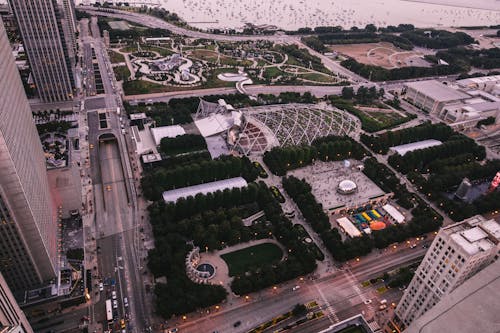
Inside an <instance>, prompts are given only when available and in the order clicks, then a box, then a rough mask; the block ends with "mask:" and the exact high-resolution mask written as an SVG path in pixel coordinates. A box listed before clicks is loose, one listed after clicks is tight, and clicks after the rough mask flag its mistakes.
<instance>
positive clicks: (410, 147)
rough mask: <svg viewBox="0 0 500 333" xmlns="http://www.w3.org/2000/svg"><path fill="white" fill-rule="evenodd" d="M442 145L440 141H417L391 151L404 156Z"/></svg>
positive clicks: (395, 147) (392, 148) (393, 148)
mask: <svg viewBox="0 0 500 333" xmlns="http://www.w3.org/2000/svg"><path fill="white" fill-rule="evenodd" d="M442 144H443V143H442V142H441V141H439V140H434V139H429V140H423V141H417V142H412V143H407V144H404V145H399V146H394V147H391V148H390V150H392V151H394V152H396V153H398V154H399V155H401V156H403V155H404V154H406V153H408V152H410V151H414V150H419V149H424V148H429V147H434V146H439V145H442Z"/></svg>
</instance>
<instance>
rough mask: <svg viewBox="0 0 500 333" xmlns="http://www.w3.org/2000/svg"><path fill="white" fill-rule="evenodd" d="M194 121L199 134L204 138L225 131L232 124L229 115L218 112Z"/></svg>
mask: <svg viewBox="0 0 500 333" xmlns="http://www.w3.org/2000/svg"><path fill="white" fill-rule="evenodd" d="M194 123H195V125H196V127H198V130H199V131H200V133H201V135H203V137H205V138H206V137H208V136H212V135H215V134H219V133H222V132H224V131H227V130H228V129H229V128H230V127H231V126H233V123H232V117H231V116H229V117H228V116H225V115H222V114H219V113H216V114H212V115H210V116H208V117H206V118H202V119H198V120H195V122H194Z"/></svg>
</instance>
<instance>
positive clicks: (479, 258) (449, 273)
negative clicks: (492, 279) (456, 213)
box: [395, 215, 500, 326]
mask: <svg viewBox="0 0 500 333" xmlns="http://www.w3.org/2000/svg"><path fill="white" fill-rule="evenodd" d="M499 241H500V224H499V223H498V222H496V221H495V220H486V219H485V218H484V217H482V216H481V215H476V216H474V217H471V218H469V219H467V220H464V221H462V222H459V223H455V224H452V225H450V226H447V227H445V228H442V229H441V230H440V231H439V233H438V234H437V236H436V238H435V239H434V241H433V242H432V245H431V246H430V248H429V250H428V251H427V253H426V255H425V257H424V260H422V263H421V264H420V266H419V267H418V269H417V271H416V272H415V276H414V277H413V279H412V280H411V282H410V284H409V285H408V288H406V291H405V293H404V295H403V297H402V298H401V301H400V302H399V304H398V306H397V307H396V311H395V314H396V316H397V319H398V320H399V321H400V322H401V323H402V324H403V325H404V326H408V325H410V324H411V323H412V322H413V321H414V320H415V319H417V318H419V317H420V316H421V315H423V314H424V313H426V312H427V311H428V310H430V309H432V307H433V306H434V305H436V303H438V302H439V301H440V300H441V298H442V297H443V296H445V295H447V294H449V293H450V292H451V291H453V290H454V289H455V288H457V287H458V286H460V285H461V284H462V283H463V282H464V281H466V280H467V279H468V278H469V277H471V276H473V275H474V274H476V273H477V272H478V271H480V270H481V269H482V268H484V267H485V266H487V265H489V264H490V263H491V262H492V261H493V260H494V258H495V256H497V255H498V250H499V248H500V247H499Z"/></svg>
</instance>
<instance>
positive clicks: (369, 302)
mask: <svg viewBox="0 0 500 333" xmlns="http://www.w3.org/2000/svg"><path fill="white" fill-rule="evenodd" d="M363 303H365V304H366V305H368V304H371V303H372V300H371V299H367V300H365V301H364V302H363Z"/></svg>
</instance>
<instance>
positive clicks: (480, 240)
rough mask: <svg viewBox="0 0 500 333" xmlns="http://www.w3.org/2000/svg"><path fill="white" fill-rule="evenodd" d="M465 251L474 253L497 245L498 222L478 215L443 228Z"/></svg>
mask: <svg viewBox="0 0 500 333" xmlns="http://www.w3.org/2000/svg"><path fill="white" fill-rule="evenodd" d="M443 230H444V231H445V232H446V233H448V234H449V235H450V238H451V239H452V240H453V241H454V242H455V243H456V244H457V245H459V246H460V247H461V248H462V249H463V250H464V251H465V252H467V253H468V254H470V255H474V254H476V253H479V252H483V251H488V250H490V249H492V248H493V247H495V246H497V244H498V242H499V240H500V224H498V222H496V221H495V220H486V219H485V218H484V217H482V216H480V215H476V216H473V217H471V218H470V219H467V220H464V221H462V222H459V223H455V224H452V225H450V226H449V227H446V228H444V229H443Z"/></svg>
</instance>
